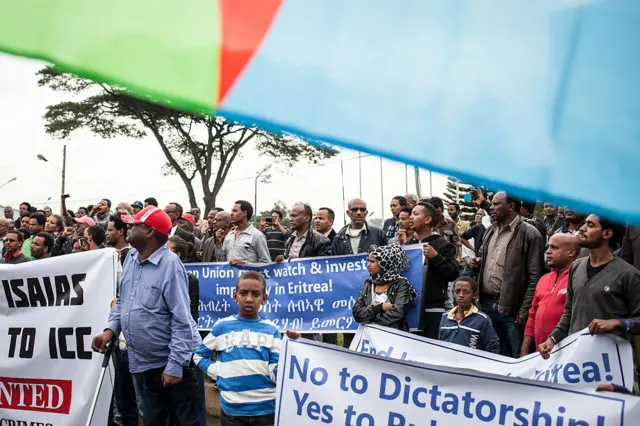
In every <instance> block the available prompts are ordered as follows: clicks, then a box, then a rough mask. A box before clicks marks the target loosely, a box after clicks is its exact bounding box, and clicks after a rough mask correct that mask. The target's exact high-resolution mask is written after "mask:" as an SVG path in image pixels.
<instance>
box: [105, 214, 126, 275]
mask: <svg viewBox="0 0 640 426" xmlns="http://www.w3.org/2000/svg"><path fill="white" fill-rule="evenodd" d="M106 239H107V243H108V244H109V247H113V248H114V249H116V252H117V253H118V258H119V260H120V264H124V260H125V258H126V257H127V253H128V252H129V249H130V247H129V245H128V244H127V224H126V223H124V222H123V221H122V219H121V216H120V215H117V214H116V215H113V216H111V220H110V221H109V224H108V225H107V232H106Z"/></svg>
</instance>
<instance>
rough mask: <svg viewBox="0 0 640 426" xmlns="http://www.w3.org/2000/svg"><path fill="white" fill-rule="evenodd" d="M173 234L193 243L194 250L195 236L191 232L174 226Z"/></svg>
mask: <svg viewBox="0 0 640 426" xmlns="http://www.w3.org/2000/svg"><path fill="white" fill-rule="evenodd" d="M173 235H177V236H178V237H180V238H182V239H183V240H185V241H186V242H188V243H193V247H194V250H195V246H196V237H195V236H194V235H193V234H192V233H191V232H187V231H185V230H183V229H180V227H178V228H176V232H175V234H173Z"/></svg>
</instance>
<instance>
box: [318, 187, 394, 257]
mask: <svg viewBox="0 0 640 426" xmlns="http://www.w3.org/2000/svg"><path fill="white" fill-rule="evenodd" d="M368 213H369V212H368V211H367V204H366V203H365V202H364V200H361V199H359V198H356V199H353V200H351V201H349V210H347V215H348V216H349V218H350V219H351V223H350V224H349V225H347V226H345V227H344V228H342V229H341V230H340V231H339V232H338V233H337V234H336V236H335V238H334V239H333V244H332V247H331V252H332V253H333V254H334V255H335V256H341V255H345V254H357V253H366V252H368V251H369V249H370V248H371V246H374V245H375V246H386V245H387V237H386V236H385V234H384V232H383V231H382V229H380V228H377V227H375V226H372V225H369V224H368V223H367V221H366V218H367V214H368ZM354 248H355V250H354Z"/></svg>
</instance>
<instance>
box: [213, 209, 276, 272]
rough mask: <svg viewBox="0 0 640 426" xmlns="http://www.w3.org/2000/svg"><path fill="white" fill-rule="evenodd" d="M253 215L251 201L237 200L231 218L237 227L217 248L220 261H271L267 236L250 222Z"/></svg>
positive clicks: (234, 262) (233, 263)
mask: <svg viewBox="0 0 640 426" xmlns="http://www.w3.org/2000/svg"><path fill="white" fill-rule="evenodd" d="M252 216H253V206H252V205H251V203H249V202H248V201H244V200H238V201H236V202H235V204H234V205H233V208H232V209H231V220H232V221H233V224H234V225H235V226H236V229H235V231H234V232H229V233H228V234H227V235H226V236H225V238H224V241H223V242H222V247H221V249H220V250H218V249H217V248H216V258H217V260H218V262H227V261H228V262H229V264H230V265H245V264H247V263H270V262H271V256H270V255H269V248H268V247H267V238H266V237H265V236H264V234H263V233H262V232H260V231H258V230H257V229H256V228H255V227H254V226H253V225H252V224H251V222H249V220H250V219H251V217H252Z"/></svg>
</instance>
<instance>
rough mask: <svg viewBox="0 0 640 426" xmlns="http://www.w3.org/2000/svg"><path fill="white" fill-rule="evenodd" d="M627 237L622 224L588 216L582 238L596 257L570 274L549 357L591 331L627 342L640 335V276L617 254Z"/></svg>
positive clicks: (545, 353) (544, 350)
mask: <svg viewBox="0 0 640 426" xmlns="http://www.w3.org/2000/svg"><path fill="white" fill-rule="evenodd" d="M623 234H624V227H622V226H620V225H617V224H615V223H613V222H609V221H607V220H605V219H604V218H601V217H598V216H596V215H594V214H591V215H589V216H588V217H587V220H586V222H585V224H584V225H583V226H582V227H581V228H580V232H579V234H578V237H577V238H578V242H579V243H580V246H581V247H587V248H589V249H590V254H589V257H585V258H582V259H578V260H576V261H575V262H574V263H573V264H572V265H571V267H570V269H569V280H568V283H567V302H566V304H565V309H564V313H563V314H562V317H561V318H560V322H559V323H558V325H557V326H556V328H555V329H554V330H553V332H552V333H551V335H550V336H549V338H548V339H547V340H546V341H545V342H543V343H542V344H541V345H540V346H539V347H538V351H539V352H540V355H542V357H543V358H545V359H546V358H548V357H549V354H550V353H551V350H552V349H553V346H554V345H555V344H557V343H558V342H560V341H561V340H562V339H564V338H565V337H567V336H568V335H569V334H573V333H575V332H577V331H580V330H582V329H583V328H585V327H589V331H590V332H591V334H604V333H614V334H617V335H619V336H623V337H626V338H627V339H631V336H632V335H640V271H638V270H637V269H636V268H634V267H633V266H631V265H629V264H628V263H627V262H625V261H624V260H622V259H620V258H618V257H614V256H613V253H612V251H611V247H612V246H615V245H616V242H617V241H619V240H620V239H621V238H622V235H623Z"/></svg>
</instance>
